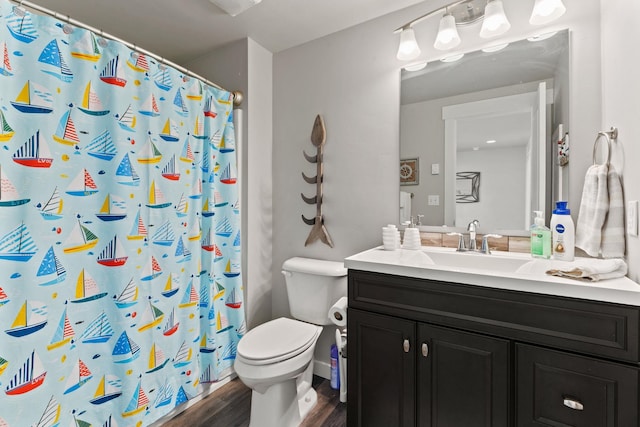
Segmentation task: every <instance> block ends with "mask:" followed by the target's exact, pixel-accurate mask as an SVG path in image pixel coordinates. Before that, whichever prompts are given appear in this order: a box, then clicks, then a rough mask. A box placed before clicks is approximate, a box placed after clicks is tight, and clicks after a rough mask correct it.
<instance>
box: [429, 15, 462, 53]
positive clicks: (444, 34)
mask: <svg viewBox="0 0 640 427" xmlns="http://www.w3.org/2000/svg"><path fill="white" fill-rule="evenodd" d="M460 41H461V40H460V35H459V34H458V29H457V28H456V19H455V18H454V17H453V15H451V14H450V13H446V14H445V15H444V16H443V17H442V19H440V26H439V28H438V36H437V37H436V41H435V43H434V44H433V47H435V48H436V49H438V50H449V49H453V48H454V47H456V46H458V45H459V44H460Z"/></svg>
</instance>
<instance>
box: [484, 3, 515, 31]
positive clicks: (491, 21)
mask: <svg viewBox="0 0 640 427" xmlns="http://www.w3.org/2000/svg"><path fill="white" fill-rule="evenodd" d="M509 28H511V24H510V23H509V20H508V19H507V15H505V14H504V8H503V7H502V0H491V1H490V2H489V3H487V6H486V7H485V9H484V19H483V20H482V28H481V29H480V37H482V38H483V39H488V38H491V37H496V36H499V35H502V34H504V33H506V32H507V31H508V30H509Z"/></svg>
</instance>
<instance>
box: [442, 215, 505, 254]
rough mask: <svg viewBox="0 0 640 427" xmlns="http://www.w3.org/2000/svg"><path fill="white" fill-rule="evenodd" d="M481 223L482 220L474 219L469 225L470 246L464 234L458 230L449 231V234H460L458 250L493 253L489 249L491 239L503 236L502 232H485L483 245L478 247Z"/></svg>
mask: <svg viewBox="0 0 640 427" xmlns="http://www.w3.org/2000/svg"><path fill="white" fill-rule="evenodd" d="M479 225H480V221H478V220H477V219H474V220H473V221H471V222H470V223H469V225H468V226H467V231H468V232H469V246H468V247H467V245H466V244H465V241H464V240H465V239H464V234H462V233H457V232H452V233H448V235H449V236H458V252H480V253H483V254H486V255H491V250H490V249H489V239H491V238H495V239H499V238H501V237H502V236H501V235H500V234H485V235H484V236H482V245H481V246H480V249H478V248H477V245H476V232H477V228H478V226H479Z"/></svg>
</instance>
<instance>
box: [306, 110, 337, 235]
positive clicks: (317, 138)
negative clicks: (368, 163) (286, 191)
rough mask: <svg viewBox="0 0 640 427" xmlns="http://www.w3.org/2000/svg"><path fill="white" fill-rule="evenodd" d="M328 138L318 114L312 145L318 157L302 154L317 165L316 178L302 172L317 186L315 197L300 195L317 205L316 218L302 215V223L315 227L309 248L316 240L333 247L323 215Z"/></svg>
mask: <svg viewBox="0 0 640 427" xmlns="http://www.w3.org/2000/svg"><path fill="white" fill-rule="evenodd" d="M326 138H327V133H326V130H325V127H324V120H322V116H320V115H319V114H318V115H317V116H316V119H315V121H314V122H313V129H312V130H311V143H312V144H313V145H314V146H315V147H316V150H317V152H316V155H315V156H309V155H308V154H307V153H306V152H304V151H303V152H302V154H304V158H305V159H307V161H308V162H311V163H315V164H316V176H314V177H308V176H306V175H305V174H304V172H302V178H303V179H304V180H305V181H306V182H308V183H309V184H315V185H316V195H315V196H313V197H307V196H305V195H304V194H302V193H300V195H301V196H302V200H304V201H305V202H306V203H308V204H310V205H313V204H315V205H316V217H315V218H313V219H307V218H305V216H304V215H302V221H304V223H305V224H307V225H312V226H313V228H312V229H311V231H310V232H309V236H308V237H307V240H306V241H305V242H304V245H305V246H308V245H310V244H311V243H313V242H315V241H316V240H318V239H320V241H322V242H323V243H324V244H326V245H329V246H330V247H333V240H331V236H329V232H328V231H327V228H326V227H325V226H324V217H323V215H322V178H323V167H322V151H323V147H324V143H325V142H326Z"/></svg>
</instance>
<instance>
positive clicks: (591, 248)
mask: <svg viewBox="0 0 640 427" xmlns="http://www.w3.org/2000/svg"><path fill="white" fill-rule="evenodd" d="M608 169H609V168H608V167H607V165H606V164H605V165H592V166H590V167H589V169H588V170H587V174H586V175H585V177H584V187H583V189H582V201H581V202H580V211H579V212H578V222H577V224H576V243H575V245H576V247H578V248H580V249H582V250H584V251H585V252H586V253H587V254H589V255H590V256H592V257H597V256H598V255H599V254H600V244H601V242H602V227H603V225H604V223H605V220H606V218H607V212H608V210H609V191H608V189H607V172H608Z"/></svg>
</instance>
